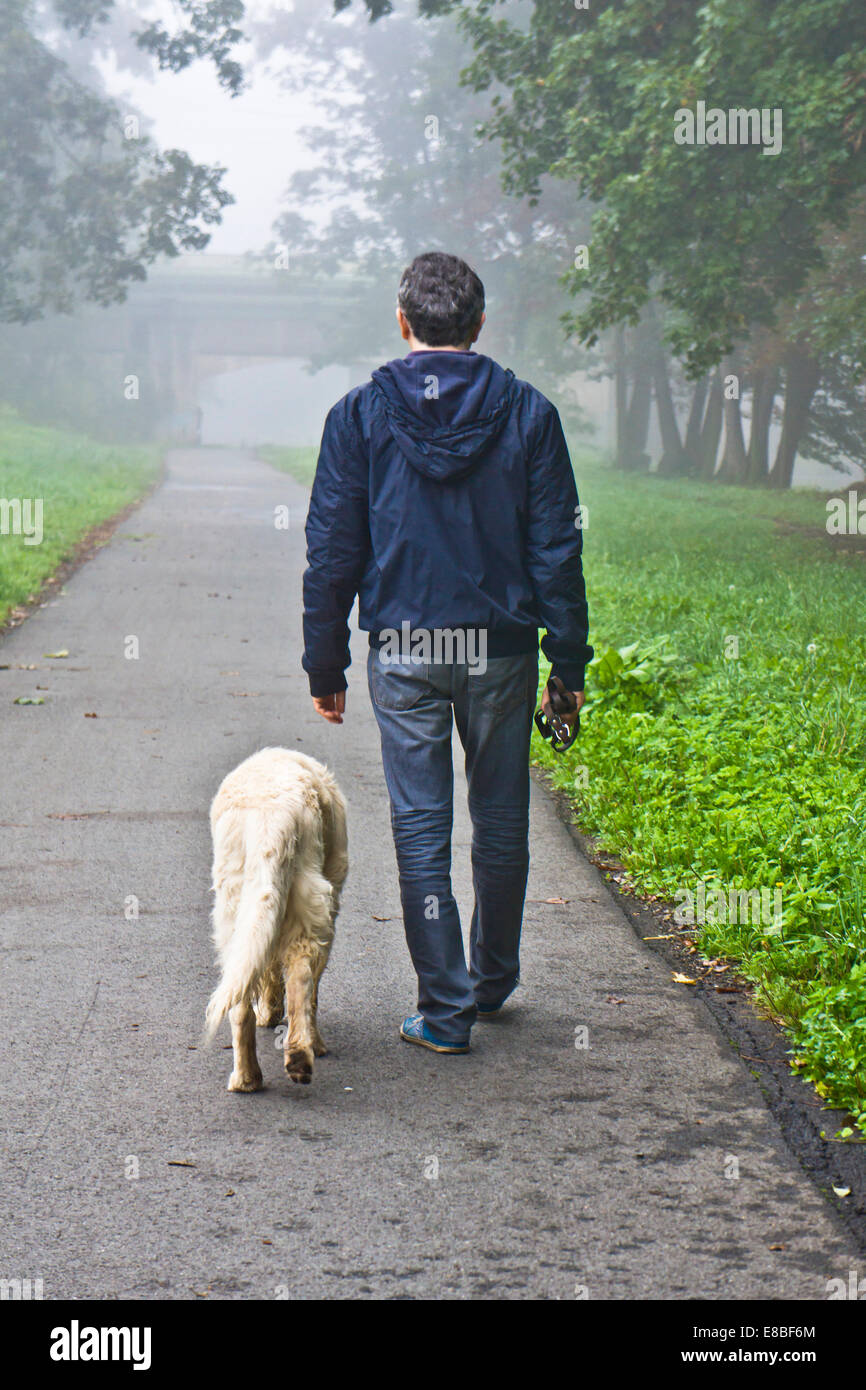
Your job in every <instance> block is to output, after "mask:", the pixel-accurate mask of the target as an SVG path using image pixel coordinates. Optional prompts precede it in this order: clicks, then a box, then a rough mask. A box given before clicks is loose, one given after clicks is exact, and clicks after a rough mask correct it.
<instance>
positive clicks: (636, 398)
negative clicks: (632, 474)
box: [626, 362, 652, 472]
mask: <svg viewBox="0 0 866 1390" xmlns="http://www.w3.org/2000/svg"><path fill="white" fill-rule="evenodd" d="M651 402H652V382H651V380H650V375H649V372H648V371H647V370H646V366H645V365H644V363H643V362H639V363H638V366H637V369H636V371H635V378H634V386H633V387H632V393H631V402H630V404H629V408H628V420H627V423H626V447H627V450H628V460H627V466H628V467H629V468H631V469H633V470H635V471H638V470H640V471H643V472H646V470H647V468H649V462H650V458H649V454H648V453H647V452H646V441H647V434H648V433H649V420H650V404H651Z"/></svg>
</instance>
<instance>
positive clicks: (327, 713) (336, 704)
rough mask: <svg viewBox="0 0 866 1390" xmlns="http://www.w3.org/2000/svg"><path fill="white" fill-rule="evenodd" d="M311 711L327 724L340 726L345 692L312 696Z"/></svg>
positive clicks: (344, 704)
mask: <svg viewBox="0 0 866 1390" xmlns="http://www.w3.org/2000/svg"><path fill="white" fill-rule="evenodd" d="M313 709H314V710H315V711H316V714H320V715H321V716H322V718H323V719H327V721H328V723H329V724H342V722H343V714H344V712H345V709H346V692H345V690H338V691H337V693H336V695H314V696H313Z"/></svg>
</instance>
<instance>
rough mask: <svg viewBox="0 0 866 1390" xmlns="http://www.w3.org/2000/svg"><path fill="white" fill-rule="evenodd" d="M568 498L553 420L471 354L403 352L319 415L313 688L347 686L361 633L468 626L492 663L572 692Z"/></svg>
mask: <svg viewBox="0 0 866 1390" xmlns="http://www.w3.org/2000/svg"><path fill="white" fill-rule="evenodd" d="M577 506H578V501H577V489H576V487H575V482H574V474H573V471H572V467H571V462H570V459H569V456H568V447H567V445H566V442H565V437H564V435H563V432H562V426H561V424H560V421H559V415H558V413H557V411H556V408H555V407H554V406H553V405H551V403H550V401H549V400H547V399H546V397H545V396H543V395H542V394H541V392H540V391H536V390H535V388H534V387H533V386H530V385H529V383H528V382H525V381H520V380H518V379H517V378H516V377H515V376H514V374H513V372H510V371H505V370H503V368H502V367H500V366H499V365H498V363H496V362H494V361H493V360H492V358H490V357H484V356H482V355H481V354H479V353H475V352H450V351H449V352H429V351H427V352H410V353H409V355H408V357H406V358H404V359H402V360H401V359H396V360H395V361H393V362H388V363H387V364H386V365H385V366H384V367H380V368H379V369H378V371H375V372H374V373H373V376H372V380H371V381H369V382H366V383H365V384H364V385H363V386H359V387H356V388H355V389H354V390H352V391H350V392H349V393H348V395H346V396H344V397H343V399H342V400H341V401H338V402H337V404H336V405H335V406H334V407H333V409H332V410H330V411H329V413H328V417H327V419H326V421H325V429H324V433H323V435H322V445H321V450H320V452H319V461H318V465H317V467H316V477H315V481H314V483H313V492H312V497H311V498H310V508H309V512H308V515H307V564H308V568H307V570H306V573H305V574H304V648H305V650H304V658H303V667H304V670H305V671H306V672H307V674H308V676H309V679H310V691H311V693H312V694H313V695H330V694H334V693H336V692H337V691H340V690H345V688H346V677H345V674H344V672H345V668H346V667H347V666H348V665H349V662H350V660H351V658H350V655H349V626H348V617H349V613H350V611H351V608H352V604H353V603H354V600H355V595H356V594H357V595H358V596H359V622H360V626H361V627H362V628H364V629H366V630H367V631H369V632H370V641H371V644H377V643H378V642H379V640H380V639H379V637H378V633H379V632H380V630H381V629H385V628H387V629H394V630H396V631H397V632H400V631H401V625H402V624H403V623H404V622H407V621H408V622H409V623H410V625H411V628H412V630H413V631H414V630H416V629H418V628H421V629H426V630H428V631H429V630H432V629H435V628H440V629H443V628H451V629H455V628H476V629H484V630H485V631H486V641H487V655H488V657H495V656H505V655H510V654H512V653H517V652H530V651H533V650H537V647H538V629H539V628H540V627H541V628H546V629H547V634H546V636H545V637H544V638H543V640H542V643H541V646H542V650H543V651H544V654H545V655H546V656H547V657H548V658H549V659H550V661H551V662H552V666H553V674H554V675H558V676H561V677H562V679H563V681H564V682H565V685H566V687H567V688H568V689H569V690H582V689H583V679H584V667H585V665H586V663H587V662H588V661H589V660H590V658H591V657H592V647H589V646H587V641H586V638H587V612H586V595H585V590H584V582H583V570H582V566H581V540H582V532H581V529H580V527H579V525H578V524H576V523H577V521H578V515H579V513H578V512H577V510H576V509H577Z"/></svg>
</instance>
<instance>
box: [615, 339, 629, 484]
mask: <svg viewBox="0 0 866 1390" xmlns="http://www.w3.org/2000/svg"><path fill="white" fill-rule="evenodd" d="M613 374H614V375H613V381H614V390H615V392H616V466H617V468H626V467H627V466H628V465H627V463H626V459H627V457H628V378H627V376H626V372H625V329H624V328H623V327H622V325H621V324H618V325H617V327H616V328H615V330H614V335H613Z"/></svg>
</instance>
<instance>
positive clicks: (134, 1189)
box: [0, 449, 857, 1299]
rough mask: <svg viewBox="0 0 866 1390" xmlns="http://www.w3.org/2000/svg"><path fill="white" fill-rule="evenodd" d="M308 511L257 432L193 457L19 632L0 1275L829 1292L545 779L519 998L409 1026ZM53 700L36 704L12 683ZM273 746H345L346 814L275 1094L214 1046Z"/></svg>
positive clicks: (801, 1217)
mask: <svg viewBox="0 0 866 1390" xmlns="http://www.w3.org/2000/svg"><path fill="white" fill-rule="evenodd" d="M281 504H284V505H286V506H288V507H289V508H290V513H291V525H290V527H289V529H288V530H287V531H286V530H277V529H276V528H275V526H274V508H275V507H276V506H278V505H281ZM305 508H306V492H305V490H304V489H302V488H300V487H298V486H297V485H296V484H294V483H293V482H292V481H291V480H290V479H288V478H287V477H285V476H284V475H282V474H279V473H277V472H275V471H273V470H272V469H270V468H269V467H267V466H266V465H264V464H261V463H258V462H256V461H255V460H253V459H252V458H250V456H249V455H247V454H245V453H242V452H240V451H228V450H218V449H212V450H207V449H199V450H189V451H176V452H174V453H172V454H171V455H170V458H169V462H168V476H167V481H166V482H165V484H164V485H163V486H162V487H161V488H160V489H159V490H158V491H157V492H156V493H155V494H154V495H153V496H152V497H151V498H150V499H149V500H148V501H147V502H146V503H145V504H144V505H143V506H142V507H141V508H140V509H139V510H138V511H137V512H136V513H135V514H134V515H133V516H132V517H131V518H130V519H129V520H128V521H127V522H126V523H124V525H123V526H122V527H121V528H120V529H119V530H118V532H117V533H116V534H115V536H114V538H113V540H112V541H111V543H110V545H108V546H107V547H106V548H105V549H103V550H102V551H100V552H99V553H98V554H97V555H96V556H95V557H94V558H93V559H92V560H91V561H90V562H89V563H88V564H87V565H86V566H85V567H84V568H82V569H81V570H80V571H79V572H78V573H76V574H75V575H74V576H73V578H72V579H71V580H70V581H69V583H68V585H67V589H66V591H65V593H64V594H63V595H61V596H60V597H58V598H57V599H56V600H54V601H52V602H50V603H48V604H47V606H46V607H44V608H43V609H40V610H39V611H37V612H36V613H35V614H34V616H32V617H31V618H30V619H29V620H28V621H27V622H26V623H24V624H23V625H22V626H21V627H19V628H18V629H16V630H15V631H13V632H12V633H11V634H10V635H8V636H6V637H5V638H3V639H2V640H0V662H2V663H4V664H8V665H9V666H10V667H11V669H9V670H2V671H0V701H2V708H3V717H2V721H0V765H2V799H0V821H2V825H0V832H2V839H0V846H2V850H0V958H2V972H3V990H2V1049H3V1058H4V1063H5V1065H4V1067H3V1077H2V1129H3V1168H2V1185H0V1278H15V1277H20V1278H28V1277H29V1278H40V1277H41V1278H42V1279H43V1280H44V1293H45V1297H46V1298H61V1297H74V1298H123V1297H133V1298H156V1299H159V1298H172V1299H188V1298H195V1297H210V1298H275V1297H286V1296H288V1297H291V1298H296V1297H297V1298H319V1297H325V1298H355V1299H357V1298H386V1299H391V1298H400V1299H406V1298H458V1299H468V1298H476V1299H477V1298H482V1299H525V1298H532V1299H537V1298H542V1299H572V1298H575V1297H581V1296H589V1297H590V1298H593V1299H626V1298H640V1299H647V1298H666V1299H683V1298H693V1297H698V1298H702V1299H740V1298H746V1297H757V1298H768V1299H794V1298H807V1299H823V1298H825V1297H826V1282H827V1280H828V1279H829V1278H839V1277H841V1278H845V1279H847V1277H848V1271H849V1269H850V1268H854V1267H856V1264H857V1262H856V1258H854V1257H853V1256H852V1254H851V1252H850V1249H849V1246H850V1238H849V1237H848V1236H847V1235H846V1234H845V1232H844V1231H843V1229H842V1228H841V1226H840V1225H839V1224H838V1223H837V1221H836V1218H835V1217H834V1215H833V1214H832V1212H831V1211H830V1209H829V1207H828V1206H827V1205H826V1204H825V1203H824V1201H823V1199H822V1198H821V1196H820V1195H819V1194H818V1192H817V1191H816V1190H815V1188H814V1187H813V1186H812V1185H811V1183H810V1182H809V1181H808V1180H807V1179H806V1177H805V1176H804V1175H803V1173H802V1172H801V1170H800V1168H799V1167H798V1164H797V1162H796V1160H795V1159H794V1157H793V1156H792V1154H791V1153H790V1152H789V1150H788V1149H787V1148H786V1146H785V1144H784V1142H783V1140H782V1138H781V1136H780V1133H779V1130H778V1128H777V1126H776V1124H775V1121H774V1120H773V1119H772V1117H771V1116H770V1115H769V1113H768V1112H767V1111H766V1109H765V1108H764V1106H763V1104H762V1102H761V1099H760V1096H759V1094H758V1091H757V1088H756V1086H755V1084H754V1082H753V1081H752V1079H751V1077H750V1076H749V1074H748V1072H747V1071H746V1069H745V1067H744V1065H743V1063H742V1062H740V1061H739V1060H737V1059H736V1058H735V1057H734V1056H733V1055H732V1053H731V1049H730V1047H729V1046H728V1044H727V1043H726V1042H725V1041H724V1040H723V1038H722V1037H721V1035H720V1034H719V1033H718V1032H717V1030H716V1028H715V1025H714V1024H713V1023H712V1022H711V1021H710V1019H709V1016H708V1015H707V1013H706V1012H705V1011H704V1009H703V1007H702V1006H701V1005H700V1003H699V1002H698V1001H696V1000H693V999H691V998H690V997H689V994H688V992H687V990H685V989H683V988H682V987H677V986H676V985H675V984H673V983H672V982H671V978H670V970H669V968H668V967H667V966H666V965H665V963H664V962H663V961H662V960H661V959H659V958H658V957H657V956H655V955H653V954H651V953H650V951H649V949H648V948H647V947H645V946H643V945H642V944H641V942H640V941H639V940H638V939H637V937H636V936H635V935H634V933H633V931H632V929H631V927H630V926H629V925H628V923H627V922H626V920H625V918H624V917H623V915H622V914H621V912H620V911H619V909H618V908H617V906H616V905H615V903H614V902H613V900H612V898H611V897H610V896H609V894H608V892H607V890H606V888H605V885H604V882H603V880H602V879H601V878H600V876H599V874H598V873H597V872H596V870H595V869H594V868H592V867H591V866H590V865H588V864H587V863H586V862H585V861H584V860H583V859H582V858H581V857H580V855H579V853H578V851H577V850H576V848H575V846H574V844H573V842H572V840H571V838H570V837H569V835H568V833H567V832H566V830H565V829H564V827H563V826H562V825H561V824H560V822H559V821H558V820H557V817H556V815H555V813H554V810H553V808H552V806H551V804H550V802H549V801H548V799H547V798H546V796H545V795H544V793H543V792H541V791H539V790H538V789H534V791H533V796H534V803H533V832H532V855H533V860H532V871H531V876H530V886H529V894H528V896H529V899H530V901H529V904H528V908H527V914H526V927H525V938H524V941H525V944H524V952H523V977H524V983H523V985H522V986H521V988H520V990H519V992H518V994H517V995H516V996H515V1002H514V1004H513V1005H512V1006H511V1008H510V1009H509V1011H508V1014H507V1016H505V1017H503V1018H502V1019H501V1020H499V1021H498V1022H496V1023H494V1024H481V1025H478V1026H477V1027H476V1029H475V1033H474V1038H473V1050H472V1052H471V1054H470V1055H469V1056H466V1057H454V1058H447V1057H445V1058H440V1057H435V1056H433V1055H431V1054H430V1053H428V1052H424V1051H422V1050H420V1049H414V1048H409V1047H407V1046H406V1045H405V1044H403V1043H401V1042H400V1041H399V1039H398V1037H397V1028H398V1025H399V1023H400V1020H401V1018H402V1017H403V1015H404V1014H405V1013H406V1012H408V1011H409V1010H410V1009H411V1008H412V1006H413V1004H414V992H413V975H412V972H411V968H410V964H409V959H408V955H407V952H406V949H405V945H404V942H403V936H402V927H401V923H400V919H399V899H398V892H397V883H396V871H395V865H394V857H393V850H392V847H391V842H390V833H389V822H388V807H387V799H386V794H385V788H384V784H383V780H382V774H381V766H380V762H379V748H378V735H377V731H376V727H375V723H374V720H373V717H372V714H371V711H370V708H369V700H368V696H367V692H366V684H365V679H364V665H363V657H364V655H365V652H366V645H365V637H364V636H361V635H359V636H357V637H356V639H355V642H356V645H355V653H356V656H355V663H354V665H353V666H352V669H351V671H350V685H349V698H348V717H347V720H346V723H345V724H344V725H343V726H342V727H341V728H331V727H329V726H327V725H326V724H325V723H324V722H323V721H321V720H319V719H318V718H317V717H316V716H315V715H314V714H313V712H312V708H311V705H310V701H309V699H308V696H307V687H306V681H305V678H304V676H303V674H302V673H301V671H300V640H301V622H300V613H299V591H300V590H299V585H300V576H301V572H302V568H303V563H304V544H303V517H304V512H305ZM130 636H135V637H137V638H138V642H139V656H138V659H137V660H136V659H128V658H127V657H126V656H125V654H124V649H125V648H124V644H125V640H126V639H127V638H128V637H130ZM60 648H67V649H68V651H69V657H68V658H67V659H66V660H55V661H50V660H46V659H45V656H44V653H47V652H53V651H56V650H58V649H60ZM29 663H35V665H36V669H35V670H24V669H20V668H21V667H22V666H25V665H27V664H29ZM36 687H39V688H40V692H41V693H42V694H43V695H44V699H45V703H44V705H41V706H18V705H14V704H13V703H12V701H13V700H14V699H15V697H17V696H18V695H28V694H35V693H37V692H36ZM87 714H96V716H97V718H86V717H85V716H86V715H87ZM269 743H270V744H285V745H288V746H289V747H292V746H297V747H299V748H301V749H302V750H303V751H304V752H307V753H311V754H313V755H314V756H316V757H319V758H322V759H325V760H327V761H328V763H329V764H330V765H331V767H332V768H333V769H334V771H335V773H336V775H337V777H338V779H339V781H340V783H341V784H342V787H343V789H344V791H345V793H346V795H347V797H348V800H349V807H350V825H349V834H350V854H351V869H350V875H349V880H348V883H347V890H346V893H345V895H344V903H343V910H342V912H341V915H340V919H339V921H338V923H337V939H336V945H335V949H334V953H333V955H332V958H331V964H330V966H329V968H328V971H327V973H326V975H325V977H324V982H323V987H322V991H321V995H322V997H321V1006H320V1020H321V1024H322V1030H323V1033H324V1035H325V1038H326V1040H327V1041H328V1042H329V1044H330V1046H331V1048H332V1055H330V1056H329V1057H327V1058H324V1059H323V1060H322V1061H321V1062H319V1063H317V1066H316V1074H315V1080H314V1082H313V1085H312V1086H311V1087H309V1088H300V1087H297V1086H293V1085H292V1084H291V1082H289V1080H288V1079H287V1078H286V1077H285V1075H284V1073H283V1071H282V1061H281V1054H280V1052H278V1051H277V1050H276V1049H275V1047H274V1043H273V1034H270V1033H266V1032H262V1031H260V1032H259V1035H258V1036H259V1055H260V1058H261V1060H262V1067H263V1071H264V1075H265V1081H266V1087H267V1089H266V1090H264V1091H262V1092H260V1093H258V1094H256V1095H230V1094H229V1093H228V1092H227V1091H226V1089H225V1085H226V1080H227V1078H228V1073H229V1070H230V1053H229V1052H228V1051H226V1050H224V1048H225V1046H227V1044H228V1027H227V1025H224V1027H223V1031H222V1032H221V1034H220V1036H219V1039H218V1042H217V1044H216V1045H214V1046H213V1047H212V1048H211V1049H209V1050H203V1049H202V1048H201V1047H200V1046H198V1044H199V1042H200V1029H201V1024H202V1016H203V1010H204V1005H205V1001H206V999H207V997H208V994H209V992H210V990H211V988H212V986H213V983H214V980H215V975H214V970H213V965H212V955H211V946H210V941H209V923H208V912H209V903H210V898H209V891H208V879H209V862H210V844H209V834H208V825H207V809H208V805H209V802H210V799H211V797H212V795H213V793H214V792H215V790H216V787H217V785H218V784H219V782H220V780H221V778H222V777H223V776H224V774H225V773H226V772H227V771H228V770H229V769H230V768H231V767H233V766H234V765H235V764H236V763H238V762H240V760H241V759H242V758H244V757H246V756H247V755H248V754H250V753H251V752H253V751H254V750H255V749H257V748H260V747H262V746H264V745H266V744H269ZM461 788H462V783H461ZM458 801H459V805H458V814H457V822H456V832H455V885H456V891H457V893H458V898H459V901H460V903H461V908H462V910H463V911H464V913H465V919H466V920H468V915H469V909H470V903H471V898H470V878H469V865H468V844H469V828H468V821H467V816H466V813H465V809H464V807H463V805H462V800H461V799H460V797H458ZM132 897H134V898H135V899H137V900H138V903H139V905H140V906H139V915H138V917H137V919H136V918H135V917H133V916H130V915H128V914H129V912H130V906H129V903H130V899H131V898H132ZM555 897H561V898H564V899H567V903H566V905H564V906H559V905H555V904H547V903H545V902H544V899H547V898H555ZM383 919H384V920H383ZM577 1028H587V1029H588V1030H589V1043H590V1046H589V1048H588V1049H580V1048H576V1047H575V1036H576V1035H575V1029H577ZM579 1036H580V1035H578V1038H579ZM732 1159H733V1160H736V1167H737V1168H738V1171H739V1176H738V1177H733V1176H726V1172H727V1173H732V1172H733V1171H734V1169H735V1164H734V1163H733V1162H732ZM179 1164H184V1165H191V1166H178V1165H179ZM136 1173H137V1176H135V1174H136Z"/></svg>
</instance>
